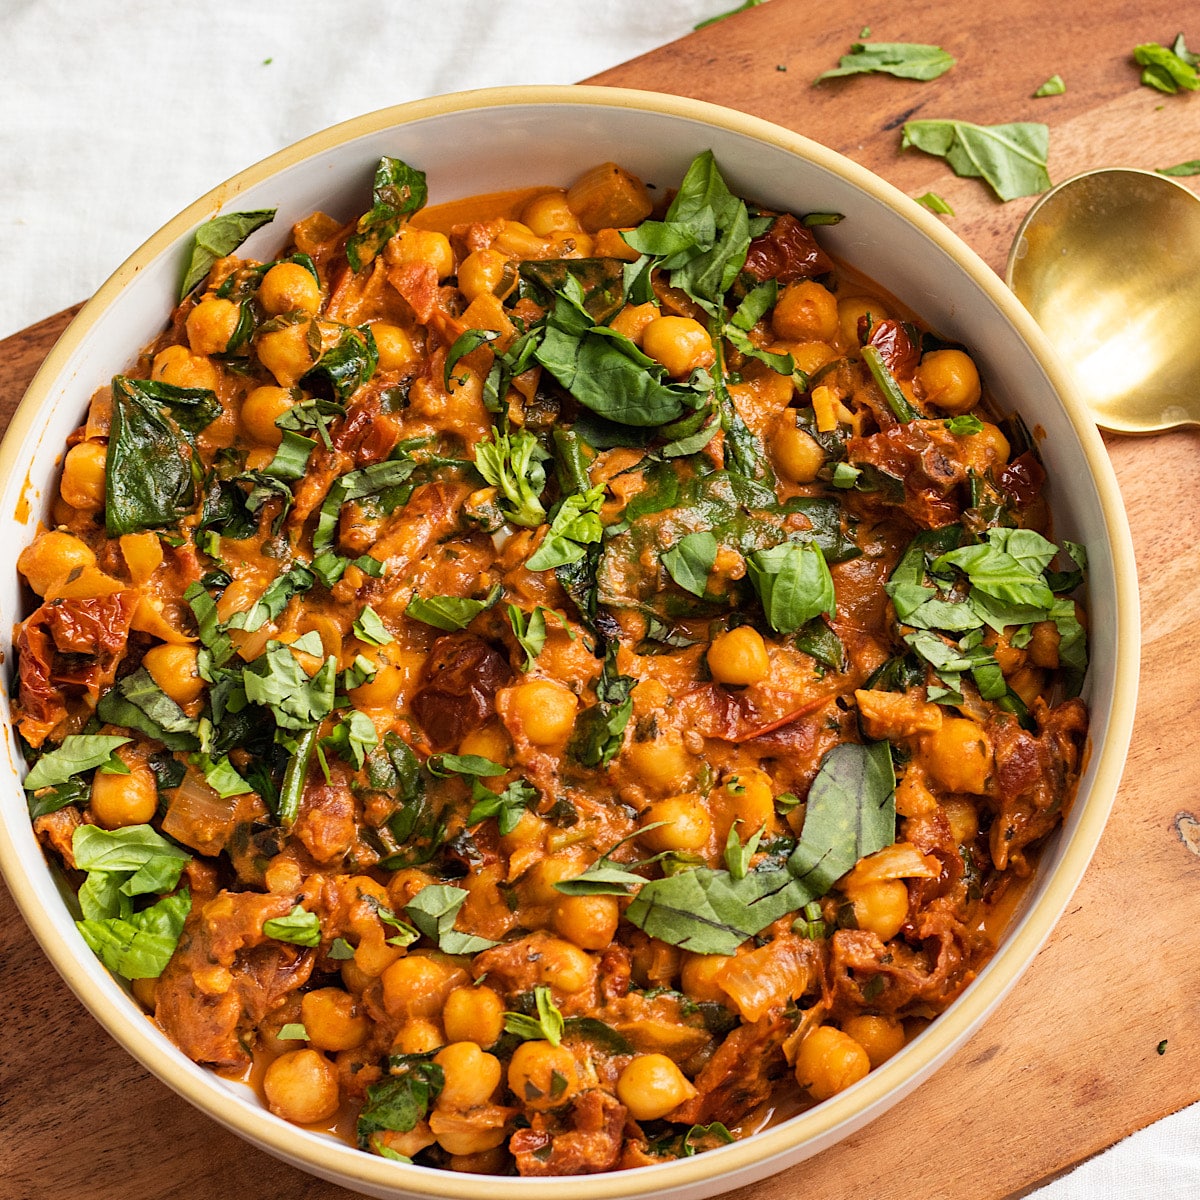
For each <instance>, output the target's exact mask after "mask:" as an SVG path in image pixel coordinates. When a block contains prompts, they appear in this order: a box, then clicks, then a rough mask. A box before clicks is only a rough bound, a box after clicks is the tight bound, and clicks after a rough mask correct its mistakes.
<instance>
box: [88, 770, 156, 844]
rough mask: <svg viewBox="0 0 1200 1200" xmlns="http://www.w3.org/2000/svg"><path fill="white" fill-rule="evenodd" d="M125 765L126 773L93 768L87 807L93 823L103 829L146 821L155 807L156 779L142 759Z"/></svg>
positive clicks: (143, 823)
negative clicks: (94, 772) (105, 771)
mask: <svg viewBox="0 0 1200 1200" xmlns="http://www.w3.org/2000/svg"><path fill="white" fill-rule="evenodd" d="M127 765H128V766H129V774H128V775H107V774H105V773H104V772H103V771H97V772H96V775H95V777H94V778H93V780H92V796H91V800H90V801H89V804H88V808H89V811H90V812H91V814H92V816H93V817H94V818H95V820H96V824H97V825H100V826H102V827H103V828H104V829H123V828H124V827H125V826H126V825H146V824H148V823H149V821H150V818H151V817H153V816H154V814H155V813H156V812H157V811H158V783H157V781H156V780H155V778H154V772H153V771H151V770H150V768H149V767H148V766H146V764H145V763H144V762H134V763H130V764H127Z"/></svg>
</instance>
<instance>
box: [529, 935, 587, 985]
mask: <svg viewBox="0 0 1200 1200" xmlns="http://www.w3.org/2000/svg"><path fill="white" fill-rule="evenodd" d="M595 965H596V964H595V963H594V962H593V961H592V959H591V957H590V956H589V955H588V954H586V953H585V952H584V951H582V950H580V948H579V947H578V946H575V945H572V944H571V943H570V942H567V941H564V940H563V939H562V938H553V939H551V940H549V941H547V942H544V943H543V944H542V957H541V958H540V959H539V960H538V979H539V981H540V982H541V983H544V984H546V985H547V986H548V987H552V988H553V989H554V990H555V991H557V992H565V993H567V994H568V995H574V994H575V993H576V992H582V991H583V989H584V988H585V987H587V986H588V984H589V983H591V982H592V979H593V978H594V976H595Z"/></svg>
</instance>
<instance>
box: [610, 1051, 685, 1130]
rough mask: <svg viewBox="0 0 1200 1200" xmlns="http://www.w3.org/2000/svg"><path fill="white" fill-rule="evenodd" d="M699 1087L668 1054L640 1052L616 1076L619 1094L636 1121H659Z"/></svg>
mask: <svg viewBox="0 0 1200 1200" xmlns="http://www.w3.org/2000/svg"><path fill="white" fill-rule="evenodd" d="M694 1095H696V1089H695V1088H694V1087H693V1086H692V1084H691V1083H690V1082H689V1080H688V1078H687V1076H686V1075H684V1073H683V1072H682V1071H681V1070H680V1069H679V1068H678V1067H677V1066H676V1065H675V1064H674V1063H673V1062H672V1061H671V1060H670V1059H669V1058H668V1057H667V1056H666V1055H665V1054H639V1055H638V1056H637V1057H636V1058H635V1059H634V1060H633V1061H632V1062H631V1063H630V1064H629V1065H628V1066H627V1067H626V1068H625V1069H624V1070H623V1071H622V1072H621V1074H620V1075H619V1076H618V1077H617V1098H618V1099H619V1100H620V1101H621V1103H622V1104H624V1105H625V1107H626V1108H627V1109H629V1115H630V1116H631V1117H632V1118H633V1119H634V1120H635V1121H657V1120H658V1119H659V1117H665V1116H666V1115H667V1113H669V1112H670V1111H671V1110H672V1109H673V1108H678V1107H679V1105H681V1104H682V1103H683V1102H684V1101H685V1100H690V1099H691V1098H692V1097H693V1096H694Z"/></svg>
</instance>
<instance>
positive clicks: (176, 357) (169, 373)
mask: <svg viewBox="0 0 1200 1200" xmlns="http://www.w3.org/2000/svg"><path fill="white" fill-rule="evenodd" d="M150 376H151V378H152V379H157V380H159V381H160V382H162V383H169V384H171V385H172V386H173V387H183V388H207V389H208V390H209V391H210V392H213V391H216V388H217V383H218V382H219V380H220V374H219V372H218V371H217V367H216V364H215V363H214V362H213V361H212V360H211V359H209V358H206V357H205V356H204V355H203V354H193V353H192V352H191V351H190V350H189V349H188V348H187V347H186V346H168V347H167V348H166V349H165V350H160V351H159V352H158V353H157V354H156V355H155V356H154V364H153V366H152V368H151V371H150Z"/></svg>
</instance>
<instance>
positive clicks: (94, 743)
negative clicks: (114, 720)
mask: <svg viewBox="0 0 1200 1200" xmlns="http://www.w3.org/2000/svg"><path fill="white" fill-rule="evenodd" d="M131 740H132V739H131V738H127V737H115V736H112V735H110V734H100V733H69V734H67V736H66V737H65V738H63V740H62V744H61V745H60V746H58V747H57V748H56V749H54V750H51V751H49V753H47V754H43V755H42V757H41V758H39V759H38V760H37V762H35V763H34V764H33V766H32V767H30V769H29V774H28V775H26V776H25V790H26V791H27V792H36V791H37V790H38V789H40V788H44V787H53V786H54V785H56V784H59V783H65V782H66V781H67V780H68V779H70V778H71V776H72V775H80V774H82V773H83V772H84V771H91V770H92V769H94V768H95V767H102V766H104V765H105V763H107V762H109V761H111V759H112V758H113V752H114V751H115V750H116V749H117V747H118V746H124V745H125V744H126V743H127V742H129V741H131Z"/></svg>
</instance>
